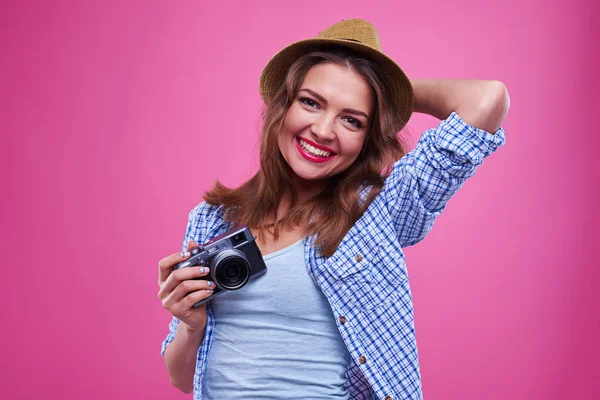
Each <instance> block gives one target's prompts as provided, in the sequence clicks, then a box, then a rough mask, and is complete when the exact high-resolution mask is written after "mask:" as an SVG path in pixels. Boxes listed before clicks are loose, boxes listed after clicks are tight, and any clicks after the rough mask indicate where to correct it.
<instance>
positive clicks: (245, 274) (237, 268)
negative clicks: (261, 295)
mask: <svg viewBox="0 0 600 400" xmlns="http://www.w3.org/2000/svg"><path fill="white" fill-rule="evenodd" d="M211 269H212V271H213V277H214V280H215V283H216V284H217V286H219V287H221V288H223V289H226V290H237V289H240V288H241V287H243V286H244V285H245V284H246V282H248V279H249V277H250V264H248V260H247V259H246V256H245V255H244V253H242V252H241V251H238V250H223V251H221V252H220V253H219V254H217V255H216V256H215V258H214V259H213V260H212V263H211Z"/></svg>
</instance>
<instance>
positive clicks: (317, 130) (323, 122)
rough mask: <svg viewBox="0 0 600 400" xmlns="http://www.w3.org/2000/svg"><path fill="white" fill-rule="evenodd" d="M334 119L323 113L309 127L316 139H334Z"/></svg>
mask: <svg viewBox="0 0 600 400" xmlns="http://www.w3.org/2000/svg"><path fill="white" fill-rule="evenodd" d="M334 126H335V119H334V118H332V117H329V116H327V115H326V114H325V113H323V114H322V115H321V116H320V117H319V118H318V119H317V120H316V121H314V123H313V124H312V126H311V131H312V133H313V135H315V136H316V137H317V139H319V140H322V141H330V140H333V138H334V137H335V132H334Z"/></svg>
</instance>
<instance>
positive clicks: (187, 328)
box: [179, 321, 205, 337]
mask: <svg viewBox="0 0 600 400" xmlns="http://www.w3.org/2000/svg"><path fill="white" fill-rule="evenodd" d="M204 328H205V326H193V325H189V324H187V323H185V322H183V321H180V322H179V329H182V330H183V332H184V333H185V334H186V336H189V337H197V336H202V335H203V334H204Z"/></svg>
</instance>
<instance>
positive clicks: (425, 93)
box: [411, 79, 510, 134]
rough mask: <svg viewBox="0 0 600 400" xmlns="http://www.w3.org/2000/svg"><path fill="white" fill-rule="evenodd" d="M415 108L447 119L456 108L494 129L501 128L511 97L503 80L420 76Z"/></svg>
mask: <svg viewBox="0 0 600 400" xmlns="http://www.w3.org/2000/svg"><path fill="white" fill-rule="evenodd" d="M411 83H412V85H413V89H414V93H415V112H418V113H424V114H429V115H432V116H434V117H436V118H438V119H446V118H447V117H448V116H449V115H450V114H451V113H452V112H455V113H456V114H458V115H459V116H460V117H461V118H462V120H463V121H465V122H466V123H467V124H469V125H471V126H474V127H476V128H479V129H482V130H484V131H486V132H489V133H492V134H493V133H494V132H496V131H497V130H498V128H500V126H501V125H502V122H503V121H504V118H506V114H507V113H508V109H509V107H510V98H509V96H508V91H507V90H506V86H504V84H503V83H502V82H500V81H485V80H476V79H416V80H413V81H411Z"/></svg>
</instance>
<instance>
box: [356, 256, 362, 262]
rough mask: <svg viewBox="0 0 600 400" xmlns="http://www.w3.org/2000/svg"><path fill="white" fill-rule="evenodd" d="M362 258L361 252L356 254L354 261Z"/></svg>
mask: <svg viewBox="0 0 600 400" xmlns="http://www.w3.org/2000/svg"><path fill="white" fill-rule="evenodd" d="M362 259H363V256H362V255H361V254H357V255H356V261H358V262H361V261H362Z"/></svg>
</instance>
